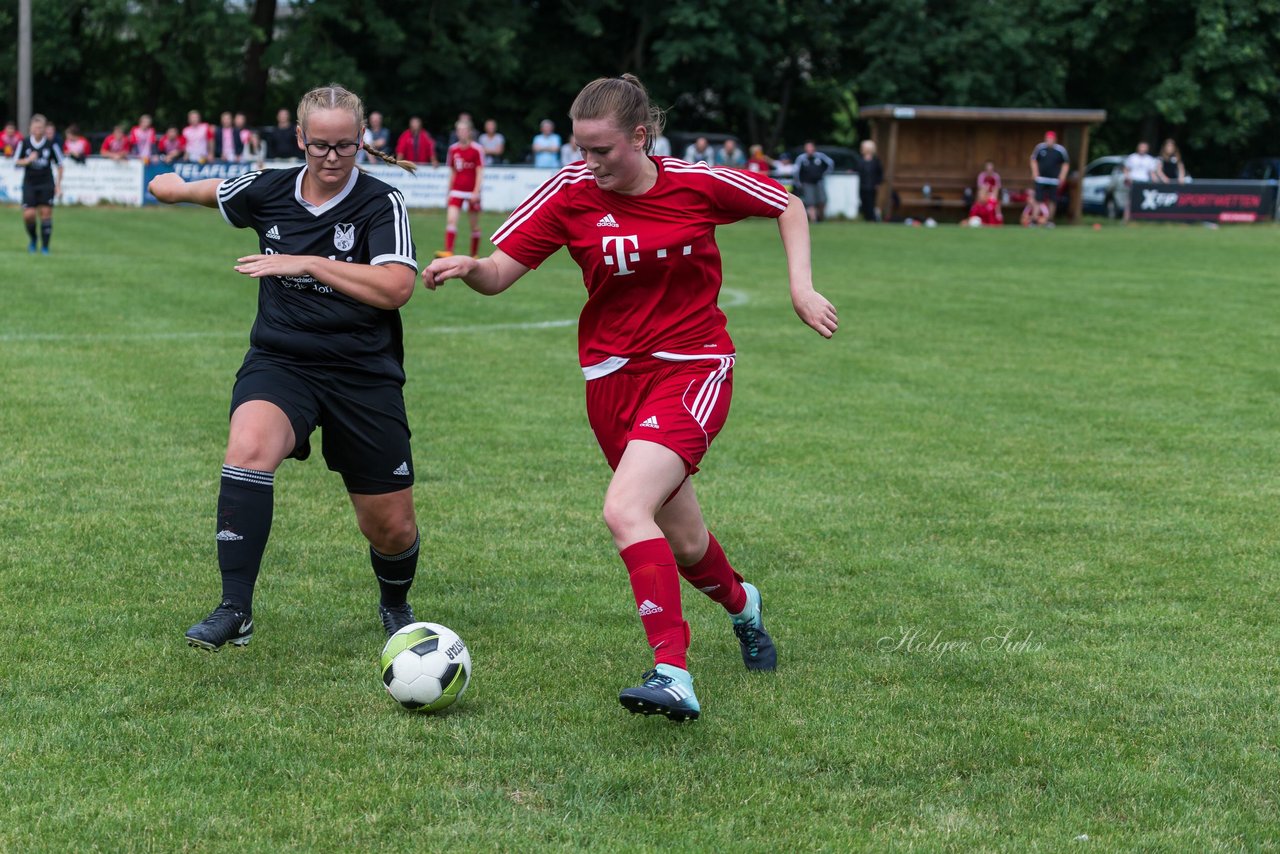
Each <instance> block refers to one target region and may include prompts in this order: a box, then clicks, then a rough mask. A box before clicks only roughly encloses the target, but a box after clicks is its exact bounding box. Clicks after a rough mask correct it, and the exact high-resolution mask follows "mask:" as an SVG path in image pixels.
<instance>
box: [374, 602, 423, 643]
mask: <svg viewBox="0 0 1280 854" xmlns="http://www.w3.org/2000/svg"><path fill="white" fill-rule="evenodd" d="M378 616H379V617H381V618H382V627H383V628H384V629H386V630H387V637H391V636H392V635H394V634H395V633H396V632H398V631H400V630H401V629H403V628H404V627H405V626H407V625H409V624H410V623H414V622H417V621H416V620H414V618H413V606H412V605H410V604H409V603H408V602H405V603H404V604H403V605H379V606H378Z"/></svg>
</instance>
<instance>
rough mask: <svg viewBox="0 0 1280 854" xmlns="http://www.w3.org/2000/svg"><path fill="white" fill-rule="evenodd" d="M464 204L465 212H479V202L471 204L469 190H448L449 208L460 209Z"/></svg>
mask: <svg viewBox="0 0 1280 854" xmlns="http://www.w3.org/2000/svg"><path fill="white" fill-rule="evenodd" d="M464 203H465V204H466V206H467V210H469V211H478V210H480V202H478V201H476V202H472V201H471V191H470V190H450V191H449V204H448V207H451V208H460V207H462V205H463V204H464Z"/></svg>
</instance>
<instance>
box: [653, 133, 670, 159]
mask: <svg viewBox="0 0 1280 854" xmlns="http://www.w3.org/2000/svg"><path fill="white" fill-rule="evenodd" d="M653 156H654V157H670V156H671V140H669V139H667V137H666V136H665V135H664V134H663V133H662V131H658V135H657V136H656V137H654V138H653Z"/></svg>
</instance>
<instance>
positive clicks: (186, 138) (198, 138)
mask: <svg viewBox="0 0 1280 854" xmlns="http://www.w3.org/2000/svg"><path fill="white" fill-rule="evenodd" d="M182 142H183V151H184V152H185V156H186V158H187V160H190V161H191V162H192V163H204V162H205V161H207V160H208V159H209V154H210V149H211V148H212V146H213V128H212V127H210V125H209V123H208V122H206V121H204V119H202V118H200V111H199V110H192V111H191V112H189V113H187V126H186V127H185V128H183V129H182Z"/></svg>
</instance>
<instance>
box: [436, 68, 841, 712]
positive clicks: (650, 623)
mask: <svg viewBox="0 0 1280 854" xmlns="http://www.w3.org/2000/svg"><path fill="white" fill-rule="evenodd" d="M569 114H570V117H571V118H572V119H573V132H574V136H575V138H576V139H577V142H578V146H579V150H580V151H581V153H582V156H583V158H584V160H583V161H582V162H579V163H575V164H573V165H571V166H567V167H565V168H563V169H561V170H560V171H559V172H558V173H556V175H555V177H553V178H552V179H551V180H549V181H548V182H547V183H545V184H544V185H543V186H542V188H541V189H539V190H538V191H537V192H535V193H534V194H533V195H532V196H530V197H529V198H528V199H527V200H526V201H525V202H524V203H523V204H521V205H520V206H519V207H518V208H516V210H515V211H514V212H513V213H512V214H511V216H510V217H509V218H508V219H507V221H506V223H505V224H504V225H503V226H502V227H501V228H499V229H498V231H497V233H496V234H494V237H493V242H494V243H495V244H496V246H497V249H496V250H495V251H494V253H493V254H492V255H490V256H488V257H487V258H483V259H479V260H477V259H474V258H462V257H455V258H445V259H440V260H437V261H434V262H432V263H431V265H430V266H428V267H427V268H426V270H424V271H423V283H424V284H425V286H426V287H428V288H435V287H437V286H439V285H440V284H441V283H442V282H444V281H446V280H448V279H452V278H461V279H462V280H463V281H464V282H466V284H467V285H468V286H470V287H471V288H472V289H474V290H476V291H478V292H480V293H482V294H497V293H501V292H502V291H504V290H506V289H507V288H508V287H510V286H511V284H512V283H514V282H515V281H516V280H517V279H519V278H520V277H521V276H523V275H524V274H525V273H527V272H529V270H530V269H533V268H535V267H537V266H538V265H539V264H541V263H542V262H543V261H544V260H546V258H548V257H549V256H551V255H552V254H554V253H555V252H556V251H557V250H558V249H559V248H560V247H561V246H567V247H568V249H569V254H570V255H571V256H572V257H573V259H574V261H576V262H577V263H578V266H579V267H581V268H582V273H583V280H584V284H585V285H586V287H587V303H586V306H585V307H584V308H583V310H582V315H581V317H580V318H579V323H578V357H579V361H580V364H581V365H582V372H583V375H584V376H585V378H586V380H587V388H586V397H587V416H588V420H589V421H590V423H591V427H592V430H593V431H594V432H595V435H596V439H597V440H598V441H599V443H600V447H601V450H603V451H604V455H605V458H606V460H608V463H609V465H610V466H611V467H612V468H613V469H614V475H613V479H612V480H611V481H610V484H609V488H608V491H607V492H606V494H605V499H604V519H605V523H606V524H607V525H608V527H609V530H610V532H611V533H612V535H613V539H614V543H615V545H616V546H617V548H618V551H619V553H620V555H621V558H622V562H623V563H624V564H625V566H626V568H627V571H628V574H629V577H630V581H631V588H632V593H633V594H634V597H635V604H636V607H637V609H638V611H639V614H640V620H641V624H642V625H643V627H644V631H645V634H646V636H647V638H648V641H649V645H650V647H652V649H653V654H654V662H655V664H654V668H653V669H652V670H650V671H649V672H647V673H646V674H645V675H644V677H643V678H642V683H641V684H640V685H639V686H638V687H635V688H628V689H626V690H624V691H623V692H622V693H621V694H620V695H619V698H618V699H619V701H620V702H621V703H622V705H623V706H624V707H625V708H627V709H628V710H629V711H632V712H638V713H642V714H663V715H666V716H667V717H668V718H670V719H671V720H676V721H683V720H690V719H693V718H696V717H698V716H699V714H700V713H701V707H700V706H699V704H698V700H697V697H696V696H695V695H694V692H693V680H692V677H691V676H690V675H689V671H688V666H687V655H686V652H687V650H688V647H689V627H688V624H687V623H686V622H685V621H684V617H683V613H682V610H681V603H680V577H681V576H683V577H684V578H685V579H686V580H687V581H688V582H689V583H690V584H692V585H693V586H694V587H697V588H698V589H699V590H701V591H702V592H704V593H705V594H706V595H707V596H709V597H710V598H711V599H713V600H714V601H716V602H718V603H719V604H720V605H721V606H723V607H724V609H725V610H726V611H728V612H729V614H730V616H731V618H732V625H733V628H734V632H735V634H737V636H738V641H739V646H740V648H741V650H742V656H743V661H744V663H745V664H746V666H747V667H748V668H749V669H752V670H772V669H774V668H775V667H776V665H777V652H776V649H775V647H774V644H773V641H772V639H771V638H770V637H769V635H768V633H767V632H766V631H765V629H764V623H763V621H762V619H761V601H760V592H759V591H758V590H757V589H756V588H755V587H754V586H753V585H751V584H749V583H746V582H744V581H743V580H742V576H740V575H738V573H737V572H735V571H734V569H733V567H732V566H731V565H730V564H729V561H728V559H727V558H726V557H725V553H724V551H723V550H722V549H721V547H720V544H719V543H717V542H716V539H715V538H714V537H713V536H711V535H710V533H709V532H708V531H707V528H706V524H705V523H704V522H703V518H702V510H701V508H700V507H699V505H698V500H697V498H696V496H695V495H694V490H693V485H692V483H691V481H690V476H691V475H692V474H694V473H695V472H696V471H697V470H698V464H699V463H700V462H701V460H702V457H703V455H704V454H706V452H707V450H708V448H709V447H710V445H711V441H712V440H713V439H714V438H715V436H716V434H717V433H718V432H719V431H720V429H721V427H723V426H724V422H725V418H726V416H727V414H728V409H729V399H730V397H731V395H732V389H733V363H734V358H735V354H734V348H733V341H732V340H731V339H730V338H729V335H728V333H727V332H726V330H725V316H724V313H723V312H721V311H720V309H719V308H718V307H717V305H716V299H717V297H718V295H719V292H720V284H721V270H720V252H719V249H718V248H717V246H716V242H715V228H716V226H717V225H725V224H728V223H731V222H736V221H738V220H740V219H744V218H746V217H750V216H761V217H773V218H776V219H777V220H778V230H779V232H780V234H781V236H782V245H783V248H784V250H785V251H786V255H787V271H788V276H789V279H790V284H791V302H792V306H793V307H794V308H795V311H796V313H797V314H798V315H799V316H800V319H801V320H803V321H804V322H805V323H806V324H808V325H809V326H811V327H812V328H813V329H814V330H816V331H817V332H818V333H819V334H821V335H822V336H824V337H826V338H830V337H831V336H832V335H833V334H834V333H835V331H836V326H837V319H836V310H835V308H834V307H833V306H832V305H831V303H829V302H828V301H827V300H826V299H825V298H823V296H822V295H821V294H819V293H818V292H816V291H815V290H814V289H813V282H812V275H811V271H810V262H809V230H808V220H807V218H806V216H805V211H804V207H803V206H802V205H801V203H800V200H799V199H797V198H795V197H794V196H791V195H789V194H788V193H787V192H786V191H785V190H784V189H783V188H782V187H781V186H780V185H779V184H778V183H777V182H775V181H773V180H771V179H769V178H766V177H762V176H757V175H754V174H752V173H750V172H746V171H743V170H738V169H721V168H713V167H710V166H708V165H706V164H705V163H696V164H695V163H687V162H685V161H683V160H678V159H675V158H671V157H650V156H648V154H647V152H648V151H649V150H650V149H651V146H652V143H653V140H654V139H655V138H656V137H657V135H658V133H659V132H660V131H661V129H662V118H663V117H662V112H661V111H660V110H659V109H658V108H657V107H655V106H654V105H653V103H652V102H651V101H650V100H649V95H648V93H647V92H646V91H645V88H644V86H643V85H641V83H640V81H639V80H637V79H636V78H635V77H633V76H631V75H629V74H628V75H624V76H622V77H620V78H609V79H604V78H602V79H599V80H596V81H594V82H592V83H590V84H588V85H587V86H586V88H584V89H583V90H582V92H580V93H579V94H578V97H577V99H576V100H575V101H574V103H573V107H572V108H571V110H570V113H569Z"/></svg>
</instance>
